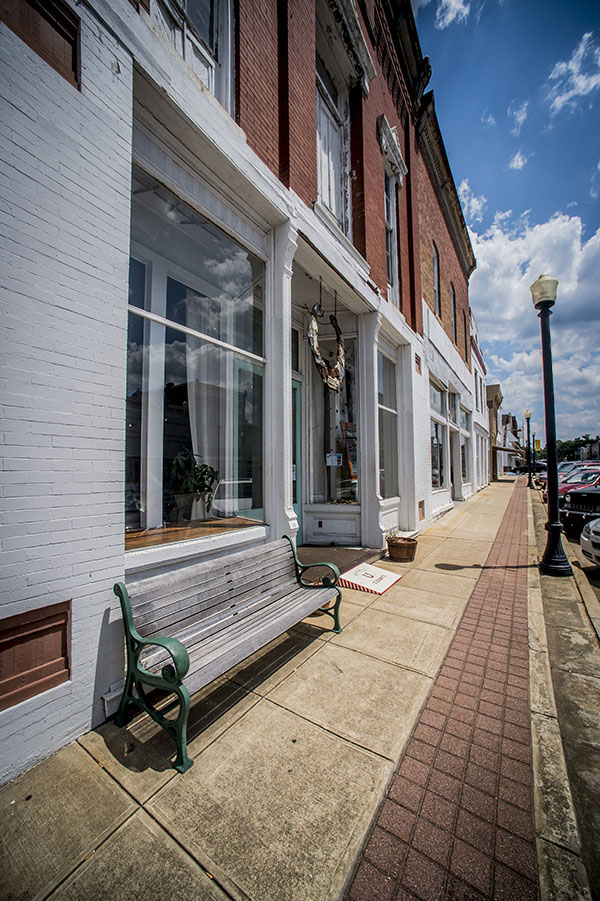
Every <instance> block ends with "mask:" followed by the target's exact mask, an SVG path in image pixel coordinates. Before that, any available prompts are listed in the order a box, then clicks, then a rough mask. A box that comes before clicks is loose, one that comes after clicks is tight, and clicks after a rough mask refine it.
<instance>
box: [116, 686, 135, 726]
mask: <svg viewBox="0 0 600 901" xmlns="http://www.w3.org/2000/svg"><path fill="white" fill-rule="evenodd" d="M132 688H133V673H128V675H127V678H126V679H125V685H124V687H123V694H122V695H121V702H120V704H119V709H118V710H117V713H116V715H115V725H116V726H118V727H119V728H121V727H122V726H124V725H125V724H126V722H127V719H128V717H127V705H128V704H129V702H130V701H132V700H133V696H132V693H131V690H132Z"/></svg>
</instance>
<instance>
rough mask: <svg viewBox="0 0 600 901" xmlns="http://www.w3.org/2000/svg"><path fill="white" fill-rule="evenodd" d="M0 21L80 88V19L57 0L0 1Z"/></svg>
mask: <svg viewBox="0 0 600 901" xmlns="http://www.w3.org/2000/svg"><path fill="white" fill-rule="evenodd" d="M0 21H2V22H4V23H5V24H6V25H8V27H9V28H10V30H11V31H14V33H15V34H16V35H17V36H18V37H20V38H21V40H22V41H24V42H25V43H26V44H27V45H28V46H29V47H31V49H32V50H35V52H36V53H37V54H38V56H41V57H42V59H44V60H45V61H46V62H47V63H48V64H49V65H50V66H52V68H53V69H56V71H57V72H58V73H59V74H60V75H62V76H63V78H66V79H67V81H68V82H70V83H71V84H72V85H73V86H74V87H76V88H77V87H79V19H78V18H77V16H76V15H75V14H74V13H73V12H72V10H71V9H70V8H69V7H68V6H66V5H65V4H63V3H61V2H60V0H0Z"/></svg>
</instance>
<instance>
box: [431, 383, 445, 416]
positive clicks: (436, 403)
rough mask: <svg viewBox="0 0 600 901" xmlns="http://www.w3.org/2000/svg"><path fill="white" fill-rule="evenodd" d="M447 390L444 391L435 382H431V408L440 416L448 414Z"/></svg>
mask: <svg viewBox="0 0 600 901" xmlns="http://www.w3.org/2000/svg"><path fill="white" fill-rule="evenodd" d="M444 399H445V392H444V391H442V389H441V388H438V387H437V385H434V384H433V382H430V383H429V403H430V405H431V409H432V410H433V411H434V412H435V413H439V414H440V416H445V415H446V408H445V403H444Z"/></svg>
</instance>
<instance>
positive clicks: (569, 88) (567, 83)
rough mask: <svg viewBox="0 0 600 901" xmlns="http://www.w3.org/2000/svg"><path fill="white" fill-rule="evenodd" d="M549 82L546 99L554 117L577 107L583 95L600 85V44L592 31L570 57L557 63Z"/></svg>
mask: <svg viewBox="0 0 600 901" xmlns="http://www.w3.org/2000/svg"><path fill="white" fill-rule="evenodd" d="M550 82H551V84H550V83H549V84H548V85H547V99H548V103H549V104H550V112H551V114H552V115H553V116H555V115H557V113H559V112H560V111H561V110H562V109H564V108H565V107H566V108H567V109H574V108H575V107H576V105H577V101H578V100H579V99H580V98H581V97H586V96H587V95H589V94H591V93H592V91H595V90H597V89H598V88H600V47H598V46H597V44H596V43H595V41H594V36H593V34H592V33H591V32H587V33H586V34H584V35H583V37H582V38H581V40H580V42H579V44H578V45H577V47H576V48H575V50H574V51H573V54H572V56H571V59H570V60H568V61H567V62H558V63H556V65H555V66H554V68H553V69H552V72H551V73H550Z"/></svg>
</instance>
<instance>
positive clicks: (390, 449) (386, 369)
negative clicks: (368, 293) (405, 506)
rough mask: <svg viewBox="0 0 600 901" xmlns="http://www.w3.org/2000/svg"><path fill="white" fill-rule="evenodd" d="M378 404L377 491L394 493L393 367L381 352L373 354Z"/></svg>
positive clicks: (395, 419)
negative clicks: (375, 358)
mask: <svg viewBox="0 0 600 901" xmlns="http://www.w3.org/2000/svg"><path fill="white" fill-rule="evenodd" d="M377 383H378V405H379V493H380V494H381V497H397V496H398V412H397V409H396V367H395V366H394V364H393V363H392V361H391V360H389V359H388V358H387V357H384V355H383V354H382V353H378V354H377Z"/></svg>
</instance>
